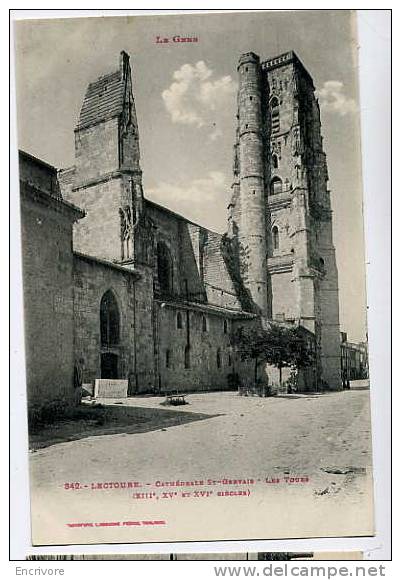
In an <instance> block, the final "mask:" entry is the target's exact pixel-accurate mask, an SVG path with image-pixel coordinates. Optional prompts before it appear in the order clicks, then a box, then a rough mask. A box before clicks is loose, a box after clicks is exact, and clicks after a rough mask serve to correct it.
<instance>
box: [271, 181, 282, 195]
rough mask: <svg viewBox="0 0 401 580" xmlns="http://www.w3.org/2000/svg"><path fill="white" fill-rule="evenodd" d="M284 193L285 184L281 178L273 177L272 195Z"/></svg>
mask: <svg viewBox="0 0 401 580" xmlns="http://www.w3.org/2000/svg"><path fill="white" fill-rule="evenodd" d="M282 191H283V182H282V181H281V179H280V178H279V177H273V179H272V180H271V182H270V195H276V194H277V193H281V192H282Z"/></svg>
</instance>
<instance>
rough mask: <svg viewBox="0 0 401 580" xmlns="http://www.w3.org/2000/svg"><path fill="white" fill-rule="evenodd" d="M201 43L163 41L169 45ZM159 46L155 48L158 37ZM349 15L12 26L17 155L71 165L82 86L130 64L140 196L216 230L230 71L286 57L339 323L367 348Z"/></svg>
mask: <svg viewBox="0 0 401 580" xmlns="http://www.w3.org/2000/svg"><path fill="white" fill-rule="evenodd" d="M178 35H179V36H181V37H190V38H194V37H195V38H197V39H198V42H172V37H173V36H178ZM158 36H159V37H161V38H168V39H169V40H170V42H168V43H157V42H156V38H157V37H158ZM356 38H357V36H356V32H355V26H354V19H353V17H352V14H351V12H348V11H331V12H330V11H304V12H303V11H297V12H288V11H286V12H262V11H258V12H253V13H241V14H227V13H226V14H217V13H213V14H207V15H206V14H201V15H199V14H196V15H195V14H191V15H188V14H187V15H171V14H170V15H160V16H154V15H146V16H127V17H108V18H105V17H92V18H71V19H52V20H25V21H19V22H17V23H16V28H15V45H16V82H17V117H18V118H17V124H18V141H19V143H18V146H19V147H20V148H21V149H23V150H25V151H27V152H28V153H31V154H32V155H35V156H36V157H39V158H40V159H43V160H44V161H46V162H47V163H50V164H52V165H54V166H56V167H58V168H61V167H69V166H71V165H73V164H74V133H73V130H74V128H75V126H76V123H77V120H78V117H79V111H80V108H81V105H82V101H83V98H84V94H85V91H86V87H87V85H88V83H89V82H91V81H93V80H95V79H96V78H97V77H98V76H100V75H102V74H107V73H108V72H111V71H113V70H116V69H117V68H118V63H119V53H120V51H121V50H125V51H126V52H128V53H129V54H130V56H131V67H132V72H133V82H134V97H135V103H136V110H137V117H138V125H139V135H140V148H141V167H142V170H143V185H144V191H145V196H146V197H148V198H149V199H152V200H153V201H156V202H158V203H160V204H161V205H164V206H166V207H169V208H170V209H172V210H174V211H177V212H179V213H181V214H183V215H184V216H186V217H188V218H189V219H192V220H193V221H196V222H198V223H200V224H202V225H204V226H205V227H207V228H210V229H213V230H216V231H219V232H223V231H225V227H226V207H227V203H228V200H229V197H230V186H231V178H232V161H233V144H234V136H235V124H236V119H235V113H236V89H237V71H236V67H237V63H238V58H239V56H240V55H241V54H242V53H243V52H249V51H253V52H255V53H257V54H259V55H260V57H261V60H264V59H267V58H269V57H272V56H275V55H278V54H280V53H283V52H287V51H288V50H295V52H296V53H297V55H298V57H299V58H300V59H301V61H302V62H303V64H304V65H305V67H306V68H307V70H308V71H309V73H310V74H311V76H312V78H313V79H314V83H315V87H316V91H317V96H318V98H319V102H320V107H321V120H322V134H323V137H324V142H323V143H324V149H325V151H326V154H327V162H328V170H329V189H330V190H331V199H332V207H333V233H334V243H335V246H336V250H337V266H338V272H339V293H340V326H341V330H343V331H346V332H347V333H348V338H349V340H353V341H360V340H365V336H366V293H365V266H364V264H365V254H364V234H363V212H362V181H361V159H360V130H359V108H358V101H359V99H358V80H357V70H358V69H357V40H356Z"/></svg>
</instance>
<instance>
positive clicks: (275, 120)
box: [270, 97, 280, 133]
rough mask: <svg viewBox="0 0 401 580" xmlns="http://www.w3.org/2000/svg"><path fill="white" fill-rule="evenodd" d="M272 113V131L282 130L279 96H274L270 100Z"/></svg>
mask: <svg viewBox="0 0 401 580" xmlns="http://www.w3.org/2000/svg"><path fill="white" fill-rule="evenodd" d="M270 115H271V122H272V133H278V132H279V131H280V110H279V102H278V98H277V97H273V98H272V100H271V101H270Z"/></svg>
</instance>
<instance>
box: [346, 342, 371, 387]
mask: <svg viewBox="0 0 401 580" xmlns="http://www.w3.org/2000/svg"><path fill="white" fill-rule="evenodd" d="M347 338H348V337H347V333H346V332H341V376H342V377H343V380H347V381H353V380H357V379H367V378H369V362H368V345H367V343H366V342H357V343H355V342H349V341H348V339H347Z"/></svg>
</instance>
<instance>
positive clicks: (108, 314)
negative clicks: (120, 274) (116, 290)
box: [100, 290, 120, 346]
mask: <svg viewBox="0 0 401 580" xmlns="http://www.w3.org/2000/svg"><path fill="white" fill-rule="evenodd" d="M119 342H120V313H119V310H118V304H117V300H116V299H115V296H114V294H113V292H112V291H111V290H107V292H105V293H104V294H103V297H102V300H101V302H100V343H101V345H102V346H113V345H117V344H119Z"/></svg>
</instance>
